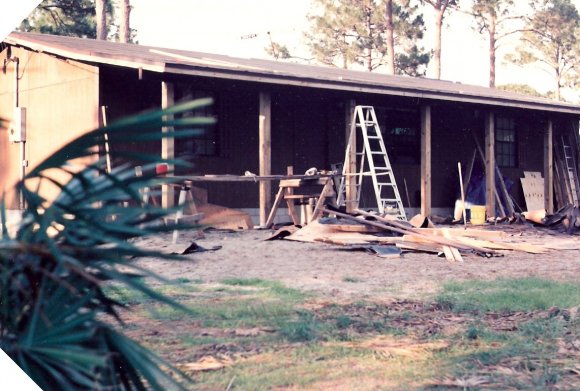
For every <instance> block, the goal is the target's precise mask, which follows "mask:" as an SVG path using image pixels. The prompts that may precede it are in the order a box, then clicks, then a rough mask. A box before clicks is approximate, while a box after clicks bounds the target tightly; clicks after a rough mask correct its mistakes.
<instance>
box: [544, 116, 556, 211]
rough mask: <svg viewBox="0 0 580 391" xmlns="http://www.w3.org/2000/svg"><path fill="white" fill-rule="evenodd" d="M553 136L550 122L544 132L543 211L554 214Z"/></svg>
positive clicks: (549, 121) (550, 121)
mask: <svg viewBox="0 0 580 391" xmlns="http://www.w3.org/2000/svg"><path fill="white" fill-rule="evenodd" d="M553 153H554V135H553V124H552V120H551V119H548V123H547V125H546V128H545V130H544V209H546V212H548V214H552V213H554V155H553Z"/></svg>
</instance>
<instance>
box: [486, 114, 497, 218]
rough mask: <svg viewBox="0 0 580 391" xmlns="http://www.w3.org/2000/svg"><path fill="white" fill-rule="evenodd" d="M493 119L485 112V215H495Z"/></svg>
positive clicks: (491, 115)
mask: <svg viewBox="0 0 580 391" xmlns="http://www.w3.org/2000/svg"><path fill="white" fill-rule="evenodd" d="M495 193H496V189H495V119H494V115H493V112H488V113H486V114H485V206H486V210H487V217H495Z"/></svg>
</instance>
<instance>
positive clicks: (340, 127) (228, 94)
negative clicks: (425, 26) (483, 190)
mask: <svg viewBox="0 0 580 391" xmlns="http://www.w3.org/2000/svg"><path fill="white" fill-rule="evenodd" d="M101 75H102V79H101V96H102V101H101V104H104V105H106V106H107V108H108V113H109V117H110V119H111V120H112V119H115V118H117V117H120V116H124V115H128V114H133V113H136V112H139V111H143V110H147V109H151V108H158V107H159V106H160V94H161V87H160V86H161V80H162V77H169V79H168V81H170V82H172V83H174V84H175V86H176V87H175V90H176V91H178V93H177V94H178V95H179V91H180V90H182V89H183V87H182V86H183V85H187V86H189V87H188V88H192V89H198V90H199V91H203V92H204V93H207V94H209V95H212V96H214V98H215V104H214V107H213V109H212V110H213V114H214V115H215V116H216V117H217V120H218V124H217V125H216V132H217V134H218V137H217V141H216V142H217V144H218V145H217V153H216V154H215V155H214V156H197V157H195V159H194V161H193V163H194V165H193V167H191V168H189V169H178V171H177V173H178V174H184V175H204V174H232V175H243V174H244V172H245V171H250V172H253V173H258V165H259V161H258V125H259V124H258V96H259V93H260V92H262V91H265V92H269V93H270V94H271V98H272V123H271V124H272V126H271V128H272V137H271V138H272V173H273V174H285V173H286V168H287V166H290V165H291V166H293V167H294V172H295V173H297V174H300V173H303V172H304V171H306V170H307V169H308V168H310V167H316V168H318V169H330V168H331V164H334V163H342V162H343V160H344V152H345V145H346V143H345V138H346V130H347V127H348V125H349V124H346V115H345V114H346V112H345V108H346V104H347V102H348V101H349V100H354V101H355V102H356V104H364V105H372V106H374V107H375V109H376V110H377V111H379V110H382V112H384V116H383V117H382V118H381V119H380V121H381V123H380V125H381V129H382V130H383V133H384V134H386V133H388V129H391V128H394V127H410V128H416V129H417V130H419V129H420V112H419V111H420V107H421V105H423V104H430V105H431V106H432V116H433V120H432V126H433V129H432V134H433V136H432V145H431V147H432V164H433V169H432V180H433V194H432V206H433V208H434V210H435V213H445V211H450V210H452V209H453V206H454V203H455V200H456V199H458V198H459V197H460V189H459V179H458V171H457V163H458V162H461V164H462V168H463V172H464V173H465V170H466V169H467V167H468V165H469V162H470V160H471V158H472V156H473V153H474V151H475V142H474V137H473V135H474V134H475V135H476V136H477V138H478V139H479V141H480V144H481V145H482V146H483V139H484V130H483V128H484V115H485V113H486V111H487V110H490V107H484V106H479V105H474V104H460V103H451V102H428V101H420V100H417V99H414V98H405V97H389V96H380V95H369V94H352V93H345V92H338V91H325V90H318V89H313V88H304V87H290V86H272V85H259V84H256V83H250V82H240V81H235V80H218V79H210V78H196V77H178V76H169V75H157V74H151V73H145V74H143V77H142V79H139V78H138V72H137V71H136V70H126V69H122V68H104V69H101ZM180 98H182V97H181V96H176V101H179V100H180ZM491 109H492V110H493V111H494V113H496V115H504V116H510V117H514V118H515V120H516V124H517V128H516V131H517V155H518V163H517V166H516V167H513V168H505V167H500V169H501V171H502V174H503V175H504V177H506V178H508V179H509V180H511V181H512V183H513V186H512V187H511V195H512V196H513V197H514V199H515V200H516V202H517V203H518V204H519V205H521V206H522V207H524V206H525V202H524V199H523V193H522V190H521V185H520V181H519V178H521V177H522V176H523V171H542V168H543V153H542V151H543V149H542V148H543V146H542V143H543V139H542V137H541V135H542V132H543V129H544V126H545V122H546V118H547V116H546V114H545V113H540V112H530V111H527V110H521V109H520V110H518V109H509V110H508V109H502V108H501V107H495V108H491ZM571 119H572V117H571V116H569V117H566V118H564V119H563V120H562V121H560V122H555V130H557V129H558V126H567V125H558V124H560V123H566V124H567V123H568V122H569V121H570V120H571ZM415 137H417V140H416V141H417V143H416V148H417V151H415V154H414V156H415V157H418V158H420V156H419V153H420V149H419V148H420V146H419V142H418V137H419V133H418V132H417V133H416V135H415ZM179 142H183V141H176V143H179ZM385 143H386V145H387V149H388V150H389V157H390V159H391V163H392V165H393V169H394V173H395V177H396V180H397V184H398V186H399V191H400V193H401V197H402V199H403V204H404V205H405V207H409V202H408V200H407V193H408V194H409V200H410V207H411V208H413V209H412V210H413V211H416V210H417V208H419V206H420V204H421V199H420V166H419V161H418V160H417V159H415V160H413V159H409V157H408V156H407V155H408V154H409V150H408V148H409V146H408V145H403V144H401V143H400V140H397V138H396V137H393V136H392V135H391V136H388V135H386V136H385ZM114 148H115V146H114V145H113V146H112V149H113V151H114ZM134 148H139V150H140V151H142V150H143V149H142V145H140V146H135V147H134ZM147 150H150V151H151V152H153V153H158V152H159V145H154V146H150V147H148V148H147ZM483 173H484V165H483V163H482V162H481V159H480V158H479V155H476V160H475V166H474V171H473V177H476V176H478V175H479V176H480V178H482V179H483ZM195 186H198V187H202V188H205V189H207V190H208V196H209V202H211V203H215V204H220V205H226V206H230V207H235V208H256V207H257V205H258V184H257V183H247V182H243V183H242V182H225V183H215V182H211V183H209V182H206V183H202V182H196V183H195ZM276 191H277V183H273V186H272V193H273V195H274V194H275V192H276ZM363 195H364V197H363V203H364V204H366V205H368V206H369V207H372V206H373V203H374V198H373V194H372V189H371V188H370V186H367V187H365V188H364V189H363Z"/></svg>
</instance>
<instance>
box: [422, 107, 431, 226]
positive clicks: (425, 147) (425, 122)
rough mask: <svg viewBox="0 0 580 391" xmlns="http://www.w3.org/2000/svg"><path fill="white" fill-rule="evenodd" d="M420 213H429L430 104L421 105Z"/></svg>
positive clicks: (426, 214) (424, 214) (427, 214)
mask: <svg viewBox="0 0 580 391" xmlns="http://www.w3.org/2000/svg"><path fill="white" fill-rule="evenodd" d="M421 214H422V215H423V216H426V217H429V216H430V215H431V106H430V105H422V106H421Z"/></svg>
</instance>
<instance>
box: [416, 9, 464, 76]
mask: <svg viewBox="0 0 580 391" xmlns="http://www.w3.org/2000/svg"><path fill="white" fill-rule="evenodd" d="M420 1H421V3H423V4H425V3H426V4H429V5H430V6H431V7H433V10H434V11H435V44H434V49H433V67H434V68H435V78H436V79H441V46H442V45H441V36H442V31H443V18H444V17H445V12H447V11H448V9H449V8H450V6H457V5H458V4H459V1H458V0H420Z"/></svg>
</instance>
